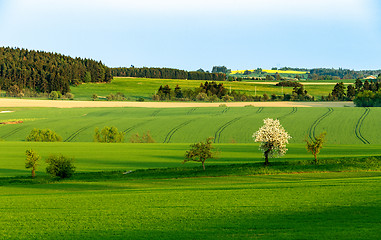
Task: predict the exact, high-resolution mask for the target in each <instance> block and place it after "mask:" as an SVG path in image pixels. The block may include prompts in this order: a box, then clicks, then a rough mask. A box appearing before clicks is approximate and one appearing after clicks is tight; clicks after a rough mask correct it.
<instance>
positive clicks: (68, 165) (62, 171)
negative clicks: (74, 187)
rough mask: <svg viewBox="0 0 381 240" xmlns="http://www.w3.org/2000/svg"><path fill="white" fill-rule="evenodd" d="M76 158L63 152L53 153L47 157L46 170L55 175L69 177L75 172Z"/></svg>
mask: <svg viewBox="0 0 381 240" xmlns="http://www.w3.org/2000/svg"><path fill="white" fill-rule="evenodd" d="M73 162H74V159H73V158H68V157H65V156H64V155H62V154H52V155H50V156H49V157H48V158H47V159H46V163H47V164H48V166H47V167H46V172H47V173H49V174H50V175H51V176H53V177H59V178H69V177H71V176H72V175H73V174H74V172H75V166H74V164H73Z"/></svg>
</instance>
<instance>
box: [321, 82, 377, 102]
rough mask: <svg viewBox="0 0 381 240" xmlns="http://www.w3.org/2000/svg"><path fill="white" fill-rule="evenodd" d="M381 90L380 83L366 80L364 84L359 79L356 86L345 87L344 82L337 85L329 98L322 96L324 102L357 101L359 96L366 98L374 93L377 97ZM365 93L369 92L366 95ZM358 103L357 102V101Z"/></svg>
mask: <svg viewBox="0 0 381 240" xmlns="http://www.w3.org/2000/svg"><path fill="white" fill-rule="evenodd" d="M380 90H381V83H380V82H369V81H368V80H365V82H364V83H363V82H362V81H361V80H360V79H357V80H356V82H355V84H354V85H352V84H350V85H348V86H347V87H345V85H344V83H343V82H340V83H336V85H335V86H334V88H333V90H332V92H331V93H329V94H328V96H326V97H324V96H322V100H326V101H352V100H353V101H355V99H358V96H360V95H361V96H365V95H369V94H370V93H372V94H373V95H374V96H376V95H377V94H376V93H377V92H379V91H380ZM364 92H367V93H366V94H365V95H364V94H363V93H364ZM372 94H371V95H372ZM355 102H356V101H355Z"/></svg>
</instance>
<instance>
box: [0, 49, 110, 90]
mask: <svg viewBox="0 0 381 240" xmlns="http://www.w3.org/2000/svg"><path fill="white" fill-rule="evenodd" d="M111 80H112V75H111V69H110V68H108V67H107V66H105V65H104V64H102V62H98V61H95V60H91V59H82V58H72V57H68V56H64V55H62V54H57V53H50V52H43V51H34V50H26V49H20V48H10V47H0V87H1V90H5V91H8V89H10V88H17V89H25V88H27V89H30V90H32V91H35V92H39V93H41V92H43V93H48V92H51V91H60V92H61V93H62V94H65V93H67V92H70V85H77V84H80V83H82V82H110V81H111Z"/></svg>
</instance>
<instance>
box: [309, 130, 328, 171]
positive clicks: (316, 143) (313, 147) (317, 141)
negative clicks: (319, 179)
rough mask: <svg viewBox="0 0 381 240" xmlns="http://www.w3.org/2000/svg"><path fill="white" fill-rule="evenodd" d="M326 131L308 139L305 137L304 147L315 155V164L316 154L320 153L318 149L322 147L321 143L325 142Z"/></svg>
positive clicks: (316, 162) (316, 161)
mask: <svg viewBox="0 0 381 240" xmlns="http://www.w3.org/2000/svg"><path fill="white" fill-rule="evenodd" d="M325 135H327V133H326V132H323V133H320V135H319V136H318V137H314V138H313V139H311V141H309V140H308V139H306V149H307V151H308V152H311V153H312V155H314V157H315V164H318V159H317V155H318V154H319V153H320V150H321V149H322V148H323V143H324V142H325V139H324V138H325Z"/></svg>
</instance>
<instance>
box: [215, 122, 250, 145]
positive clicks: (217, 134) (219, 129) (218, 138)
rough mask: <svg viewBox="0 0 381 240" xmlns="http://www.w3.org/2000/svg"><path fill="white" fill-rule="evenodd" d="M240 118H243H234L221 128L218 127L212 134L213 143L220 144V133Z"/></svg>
mask: <svg viewBox="0 0 381 240" xmlns="http://www.w3.org/2000/svg"><path fill="white" fill-rule="evenodd" d="M241 118H243V116H241V117H236V118H234V119H232V120H230V121H228V122H226V123H225V124H223V125H222V126H221V127H219V128H218V130H217V131H216V133H215V134H214V143H219V142H220V138H221V133H222V132H223V131H224V130H225V128H226V127H228V126H230V125H231V124H233V123H234V122H236V121H238V120H240V119H241Z"/></svg>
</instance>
